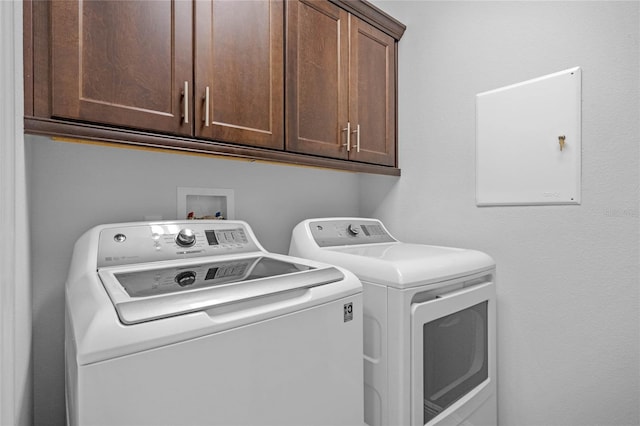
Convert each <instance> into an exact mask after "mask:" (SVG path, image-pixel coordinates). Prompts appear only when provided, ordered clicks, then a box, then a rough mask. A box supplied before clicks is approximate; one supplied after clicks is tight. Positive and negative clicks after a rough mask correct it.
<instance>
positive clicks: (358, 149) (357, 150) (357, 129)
mask: <svg viewBox="0 0 640 426" xmlns="http://www.w3.org/2000/svg"><path fill="white" fill-rule="evenodd" d="M353 133H355V134H356V152H360V125H359V124H358V127H356V130H354V131H353Z"/></svg>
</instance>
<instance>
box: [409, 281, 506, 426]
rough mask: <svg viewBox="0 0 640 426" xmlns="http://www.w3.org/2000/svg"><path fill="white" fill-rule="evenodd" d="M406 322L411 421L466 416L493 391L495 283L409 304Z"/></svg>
mask: <svg viewBox="0 0 640 426" xmlns="http://www.w3.org/2000/svg"><path fill="white" fill-rule="evenodd" d="M411 321H412V322H411V345H412V346H411V360H412V361H411V362H412V374H411V380H412V383H411V424H412V425H429V426H431V425H436V424H449V423H451V422H452V421H453V419H454V418H455V419H457V420H456V421H455V422H454V423H455V424H460V423H461V422H462V421H463V420H468V417H469V416H470V415H471V413H472V412H474V411H475V410H476V409H477V408H478V407H479V406H481V405H482V404H483V402H484V401H485V400H487V399H488V398H489V397H490V396H491V395H492V393H494V392H495V287H494V284H493V283H492V282H487V281H484V282H482V283H477V282H476V284H475V285H473V286H470V287H466V288H463V289H459V290H457V291H454V292H451V293H445V294H441V295H438V296H435V298H433V299H431V300H428V301H426V302H422V303H414V304H413V305H412V309H411ZM471 424H475V423H474V422H471Z"/></svg>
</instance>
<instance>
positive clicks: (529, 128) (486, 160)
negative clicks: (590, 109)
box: [476, 67, 581, 206]
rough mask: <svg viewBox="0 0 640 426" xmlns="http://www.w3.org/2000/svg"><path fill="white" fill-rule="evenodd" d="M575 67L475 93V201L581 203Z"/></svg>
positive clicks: (578, 72)
mask: <svg viewBox="0 0 640 426" xmlns="http://www.w3.org/2000/svg"><path fill="white" fill-rule="evenodd" d="M580 110H581V70H580V68H579V67H576V68H572V69H569V70H566V71H561V72H558V73H554V74H550V75H547V76H544V77H540V78H536V79H533V80H529V81H525V82H522V83H518V84H514V85H511V86H507V87H503V88H500V89H496V90H491V91H488V92H484V93H479V94H478V95H476V203H477V204H478V205H479V206H484V205H533V204H580V173H581V172H580V138H581V135H580V125H581V117H580Z"/></svg>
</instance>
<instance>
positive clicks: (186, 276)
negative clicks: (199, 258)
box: [173, 271, 196, 287]
mask: <svg viewBox="0 0 640 426" xmlns="http://www.w3.org/2000/svg"><path fill="white" fill-rule="evenodd" d="M173 280H174V281H175V282H176V284H178V285H179V286H180V287H186V286H188V285H192V284H193V283H195V282H196V273H195V272H193V271H185V272H181V273H179V274H178V275H176V277H175V278H174V279H173Z"/></svg>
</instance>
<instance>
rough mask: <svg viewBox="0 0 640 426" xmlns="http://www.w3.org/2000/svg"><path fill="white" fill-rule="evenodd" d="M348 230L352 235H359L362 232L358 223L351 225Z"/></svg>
mask: <svg viewBox="0 0 640 426" xmlns="http://www.w3.org/2000/svg"><path fill="white" fill-rule="evenodd" d="M347 231H349V234H351V235H358V234H359V233H360V230H359V229H358V226H357V225H349V227H348V228H347Z"/></svg>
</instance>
